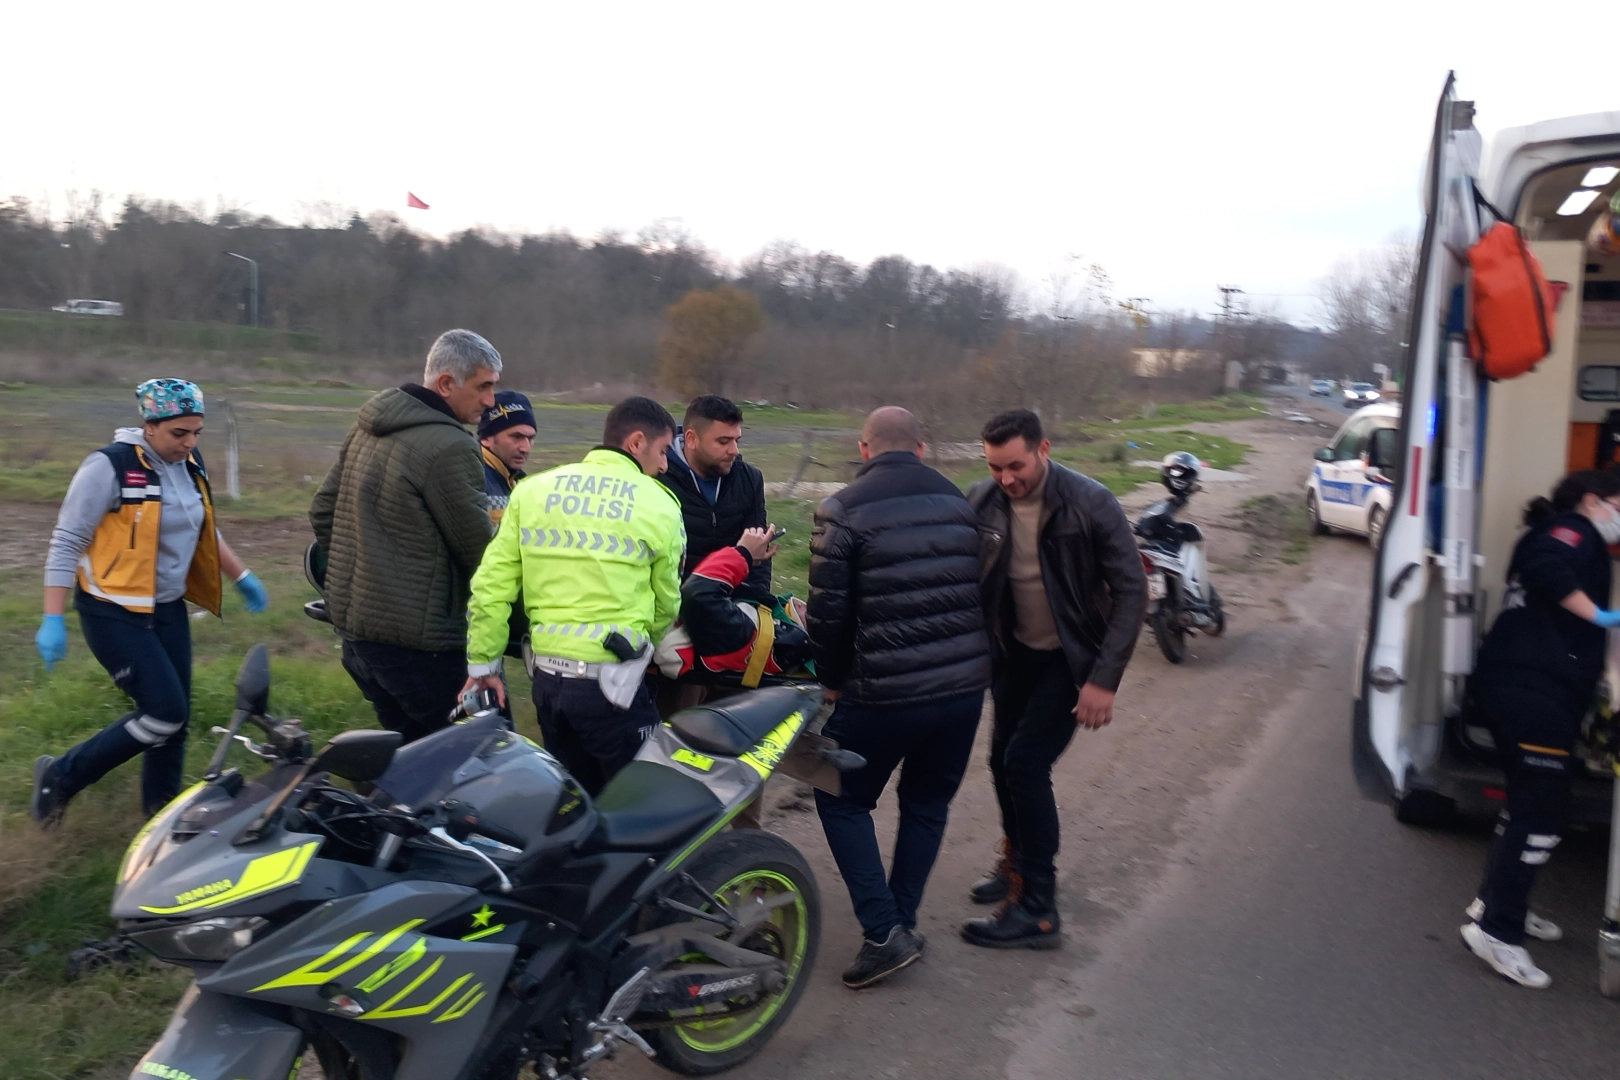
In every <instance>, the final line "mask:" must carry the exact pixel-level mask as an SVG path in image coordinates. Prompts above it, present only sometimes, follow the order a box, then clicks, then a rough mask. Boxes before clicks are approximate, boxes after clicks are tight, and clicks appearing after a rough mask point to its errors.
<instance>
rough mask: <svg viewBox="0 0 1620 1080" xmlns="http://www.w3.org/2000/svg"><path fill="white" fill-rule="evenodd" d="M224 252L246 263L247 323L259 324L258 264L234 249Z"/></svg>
mask: <svg viewBox="0 0 1620 1080" xmlns="http://www.w3.org/2000/svg"><path fill="white" fill-rule="evenodd" d="M225 254H227V255H229V256H230V257H231V258H233V259H241V260H242V261H243V262H245V263H247V264H248V325H249V326H258V325H259V264H258V263H256V262H254V261H253V260H252V259H250V258H248V257H247V256H246V255H238V254H237V253H236V252H234V251H227V252H226V253H225Z"/></svg>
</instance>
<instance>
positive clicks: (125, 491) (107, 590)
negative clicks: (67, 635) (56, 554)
mask: <svg viewBox="0 0 1620 1080" xmlns="http://www.w3.org/2000/svg"><path fill="white" fill-rule="evenodd" d="M101 452H102V453H103V454H106V455H107V457H108V458H110V459H111V460H112V464H113V474H114V475H115V476H116V477H117V479H118V509H116V510H114V511H112V512H111V513H109V514H108V515H107V516H106V517H104V518H102V519H101V524H100V525H98V526H96V532H95V535H94V536H93V537H91V539H90V547H89V548H88V549H86V550H85V553H84V554H83V555H81V556H80V557H79V568H78V582H79V588H81V589H83V590H84V591H85V592H87V593H89V594H90V595H91V596H94V597H95V598H96V599H98V600H109V601H111V602H112V603H115V604H117V605H119V606H120V607H124V608H127V609H129V610H130V611H139V612H149V611H151V610H153V608H155V607H156V606H157V604H156V593H157V555H158V533H159V528H160V525H161V522H162V520H163V487H162V483H161V478H160V476H159V474H158V471H157V470H156V469H155V468H153V466H152V462H151V461H150V459H148V458H147V456H146V451H145V449H143V448H142V447H140V446H136V445H134V444H132V443H114V444H113V445H111V446H108V447H104V448H103V449H102V451H101ZM186 471H187V472H189V473H190V474H191V479H192V482H193V483H195V484H196V485H197V491H198V493H199V494H201V495H202V504H203V523H202V531H201V532H200V533H198V535H197V549H196V551H195V552H194V553H193V554H192V556H191V567H190V569H188V570H187V571H186V597H185V598H186V599H187V600H190V601H191V602H192V603H193V604H196V605H198V606H199V607H202V608H206V609H207V610H208V611H210V612H212V613H213V614H215V615H218V614H219V608H220V597H221V594H222V592H223V591H224V590H223V588H222V587H221V585H220V577H219V537H218V534H217V533H216V532H215V526H214V500H213V496H212V493H211V492H210V490H209V487H208V473H207V471H206V470H205V469H204V468H203V464H202V459H201V458H200V457H198V456H197V454H195V453H193V454H191V455H190V456H189V457H187V458H186Z"/></svg>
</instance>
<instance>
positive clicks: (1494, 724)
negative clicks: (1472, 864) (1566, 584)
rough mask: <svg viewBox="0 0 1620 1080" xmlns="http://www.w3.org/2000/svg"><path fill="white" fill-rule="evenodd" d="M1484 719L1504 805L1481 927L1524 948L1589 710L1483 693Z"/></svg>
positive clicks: (1509, 693) (1524, 693) (1521, 695)
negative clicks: (1502, 780)
mask: <svg viewBox="0 0 1620 1080" xmlns="http://www.w3.org/2000/svg"><path fill="white" fill-rule="evenodd" d="M1476 700H1477V701H1478V702H1479V710H1480V714H1481V715H1480V718H1481V719H1482V720H1484V721H1485V723H1486V724H1487V726H1488V727H1489V728H1490V730H1491V734H1492V736H1493V737H1494V738H1495V740H1496V749H1497V756H1498V757H1499V758H1500V759H1501V762H1502V770H1503V772H1504V774H1505V775H1506V779H1507V804H1506V806H1504V807H1503V809H1502V811H1501V814H1500V815H1499V818H1498V821H1497V825H1496V838H1495V839H1494V840H1493V841H1492V843H1491V850H1490V854H1489V855H1488V856H1487V857H1486V861H1485V881H1484V883H1483V884H1482V885H1480V887H1479V899H1480V900H1481V901H1483V902H1484V904H1485V914H1484V917H1483V918H1481V919H1480V928H1481V929H1482V930H1484V931H1485V932H1486V933H1487V934H1489V935H1491V936H1492V937H1494V938H1496V939H1497V940H1499V941H1505V942H1507V943H1508V944H1509V945H1519V944H1522V943H1523V942H1524V917H1525V914H1526V912H1527V911H1529V908H1530V889H1531V887H1532V886H1534V885H1535V883H1536V872H1537V871H1538V870H1540V869H1541V868H1542V867H1543V866H1544V865H1546V863H1547V860H1548V859H1549V858H1550V857H1551V855H1552V852H1553V849H1554V848H1556V847H1557V846H1558V841H1559V839H1560V835H1561V833H1562V831H1563V828H1564V823H1565V820H1566V818H1567V817H1568V814H1569V797H1570V784H1571V782H1572V781H1573V775H1572V768H1573V761H1572V753H1573V751H1574V749H1575V745H1576V743H1577V741H1578V740H1579V739H1580V733H1581V719H1582V717H1583V716H1584V715H1585V713H1586V706H1585V705H1584V704H1581V705H1576V704H1573V703H1572V702H1571V701H1565V700H1559V699H1558V698H1555V697H1551V696H1549V695H1546V694H1542V693H1537V692H1535V691H1531V690H1523V689H1511V688H1510V689H1499V688H1492V689H1491V691H1490V692H1489V693H1480V694H1478V695H1477V697H1476Z"/></svg>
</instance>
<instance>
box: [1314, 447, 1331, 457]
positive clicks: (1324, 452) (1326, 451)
mask: <svg viewBox="0 0 1620 1080" xmlns="http://www.w3.org/2000/svg"><path fill="white" fill-rule="evenodd" d="M1316 460H1317V461H1332V460H1333V447H1331V446H1323V447H1319V448H1318V449H1317V451H1316Z"/></svg>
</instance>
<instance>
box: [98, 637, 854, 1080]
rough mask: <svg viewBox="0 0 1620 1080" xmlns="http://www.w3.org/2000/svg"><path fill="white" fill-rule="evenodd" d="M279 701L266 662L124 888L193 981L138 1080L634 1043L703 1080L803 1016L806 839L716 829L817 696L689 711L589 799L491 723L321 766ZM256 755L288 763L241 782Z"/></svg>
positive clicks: (131, 923)
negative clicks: (797, 1009)
mask: <svg viewBox="0 0 1620 1080" xmlns="http://www.w3.org/2000/svg"><path fill="white" fill-rule="evenodd" d="M269 693H270V665H269V658H268V654H267V653H266V651H265V648H264V646H263V645H258V646H255V647H254V648H253V649H252V650H251V651H250V652H249V653H248V655H247V657H246V659H245V660H244V661H243V664H242V667H241V670H240V672H239V674H238V676H237V681H236V708H235V711H234V712H233V714H232V716H231V720H230V724H229V726H228V727H224V728H218V727H216V728H215V729H214V731H215V732H216V733H218V734H220V735H221V736H222V738H221V741H220V743H219V745H218V747H217V749H216V750H215V753H214V756H213V759H212V760H211V762H210V764H209V768H208V770H207V773H206V775H205V777H204V779H203V780H202V781H201V782H199V783H198V784H196V785H194V786H193V787H192V788H191V789H189V790H188V791H186V792H184V793H182V794H181V795H180V796H179V797H178V798H176V799H175V800H174V801H173V802H171V803H170V804H169V805H168V806H167V807H166V808H165V809H164V810H162V811H161V812H160V813H158V814H157V815H156V816H155V817H153V818H152V820H151V821H150V822H149V823H148V824H147V825H146V827H145V828H143V829H142V830H141V831H140V833H139V834H138V835H137V836H136V837H135V839H134V841H133V842H132V843H131V844H130V846H129V850H128V852H127V854H126V855H125V858H124V861H123V865H122V867H121V868H120V870H119V874H118V881H117V889H116V892H115V894H114V898H113V905H112V913H113V915H114V917H115V918H116V919H118V920H119V921H120V930H121V931H122V933H123V934H125V935H127V937H128V939H130V940H132V941H134V942H135V943H137V944H138V945H140V946H141V947H142V948H144V949H146V950H147V951H149V952H151V953H152V954H153V955H155V956H157V957H158V958H159V959H161V960H165V961H167V962H169V963H173V964H180V965H185V966H187V967H189V968H190V969H191V970H192V972H193V974H194V976H195V978H194V981H193V982H192V984H191V986H190V987H189V988H188V989H187V990H186V992H185V994H184V996H183V997H182V999H181V1001H180V1003H179V1005H178V1006H177V1007H176V1009H175V1011H174V1015H173V1018H172V1019H171V1020H170V1022H169V1025H168V1029H167V1030H166V1031H165V1032H164V1034H163V1036H162V1038H160V1039H159V1040H158V1042H157V1044H156V1045H154V1046H153V1047H152V1049H151V1050H150V1051H149V1052H148V1053H147V1054H146V1056H145V1057H143V1058H142V1059H141V1061H140V1063H139V1064H138V1065H137V1066H136V1067H135V1070H134V1072H133V1073H132V1080H142V1078H144V1077H150V1076H156V1077H168V1078H171V1080H173V1078H180V1080H190V1078H193V1077H196V1078H200V1080H201V1078H207V1080H213V1078H220V1080H287V1078H288V1077H295V1076H297V1075H298V1070H299V1068H300V1062H301V1061H302V1060H303V1058H304V1056H305V1055H306V1054H308V1053H313V1054H314V1055H315V1057H316V1058H317V1059H318V1061H319V1064H320V1067H321V1069H322V1071H323V1072H324V1074H325V1077H326V1080H451V1078H462V1080H513V1078H515V1077H516V1076H517V1075H518V1074H519V1072H520V1071H521V1070H522V1069H524V1068H525V1067H527V1068H531V1069H532V1070H533V1072H534V1073H535V1075H537V1076H539V1077H542V1078H546V1080H558V1078H562V1077H570V1078H581V1080H582V1078H584V1077H585V1075H586V1070H587V1069H589V1068H590V1067H591V1066H592V1065H593V1063H596V1062H599V1061H601V1060H602V1059H604V1058H608V1057H611V1056H613V1054H614V1052H615V1051H616V1050H617V1049H619V1048H620V1047H622V1046H624V1045H629V1046H633V1047H635V1048H636V1049H638V1050H640V1051H641V1052H642V1053H644V1054H646V1055H647V1056H649V1057H652V1058H655V1059H656V1060H657V1061H658V1062H659V1063H660V1064H661V1065H663V1066H664V1067H666V1068H668V1069H670V1070H672V1071H674V1072H677V1073H684V1074H688V1075H702V1074H707V1073H713V1072H718V1071H721V1070H723V1069H728V1068H731V1067H733V1066H735V1065H737V1064H739V1063H741V1062H743V1061H745V1060H747V1059H748V1058H750V1057H752V1056H753V1055H754V1054H755V1053H757V1052H758V1051H759V1050H760V1048H761V1047H762V1046H763V1045H764V1044H765V1043H766V1042H767V1041H769V1040H770V1038H771V1037H772V1035H773V1034H774V1033H775V1032H776V1031H777V1029H779V1028H780V1027H781V1025H782V1024H783V1023H784V1022H785V1021H786V1020H787V1018H788V1017H789V1015H791V1013H792V1011H793V1008H794V1005H795V1004H796V1003H797V1001H798V999H799V997H800V995H801V994H802V993H803V992H804V987H805V983H806V980H807V979H808V977H809V974H810V970H811V968H812V966H813V964H814V962H815V957H816V948H817V944H818V942H819V939H820V934H821V898H820V893H819V891H818V889H817V886H816V880H815V877H814V875H813V874H812V872H811V870H810V867H809V866H808V864H807V863H806V862H805V860H804V857H803V856H802V855H800V853H799V852H798V851H797V850H796V849H795V848H794V847H793V845H791V844H789V843H788V842H787V841H786V840H783V839H781V838H780V837H777V836H774V835H771V834H768V833H764V832H759V831H755V830H727V831H725V832H722V829H723V827H724V826H725V825H726V824H727V823H728V822H730V821H731V819H732V818H733V817H734V816H735V815H736V814H737V812H738V811H739V810H741V809H742V807H743V806H745V805H746V804H747V803H748V802H749V801H750V800H752V799H753V798H754V797H755V796H756V795H757V794H758V793H759V791H760V789H761V788H762V786H763V784H764V782H765V779H766V777H768V776H770V775H771V774H772V772H773V771H774V770H775V769H776V767H777V765H778V763H779V762H781V760H782V758H783V757H784V756H785V755H786V754H787V753H788V752H789V750H790V749H791V748H792V747H793V745H794V743H795V741H796V740H797V739H798V737H799V736H800V734H801V733H802V732H803V731H804V729H805V728H806V726H807V725H808V724H809V722H810V718H811V717H812V715H813V714H814V713H815V712H816V710H817V708H818V706H819V705H820V703H821V689H820V687H815V686H776V687H770V688H766V689H761V690H756V691H753V692H751V693H748V694H743V695H738V696H737V697H734V698H730V699H728V700H726V701H724V702H721V703H716V704H714V705H710V706H703V707H699V708H696V709H689V710H686V711H684V712H681V713H677V714H676V715H675V716H673V717H672V718H671V719H670V720H669V722H667V723H665V724H662V725H660V726H659V727H658V729H657V730H656V731H655V733H654V734H653V735H652V736H651V737H650V738H649V739H648V740H647V741H646V743H645V744H644V745H643V746H642V749H641V751H640V752H639V753H638V754H637V756H636V758H635V760H634V761H632V762H631V763H630V764H629V765H627V766H626V767H625V768H624V769H623V770H622V771H621V772H620V773H619V774H618V775H616V776H615V777H614V778H613V779H612V780H611V781H610V782H609V783H608V784H607V786H606V787H605V788H604V789H603V790H602V792H601V793H600V794H599V795H597V796H596V797H595V798H594V799H593V798H591V797H590V796H588V795H587V794H586V793H585V792H584V790H583V789H581V787H580V786H579V784H578V783H577V782H575V780H574V779H573V778H572V777H571V776H569V775H568V773H567V772H566V771H565V770H564V769H563V768H562V767H561V765H560V764H559V763H558V762H557V761H556V759H555V758H553V757H552V756H551V755H549V754H547V753H546V752H545V751H544V750H542V749H541V748H539V747H538V746H536V745H534V744H533V743H531V742H530V741H529V740H528V739H526V738H524V737H523V736H521V735H518V734H517V733H515V732H513V731H512V730H511V729H510V727H509V726H508V725H507V723H506V721H505V720H504V719H503V718H502V717H501V716H500V715H499V713H497V712H496V711H494V710H493V709H492V708H488V707H483V708H481V709H479V710H478V711H475V712H473V713H472V714H471V715H467V714H466V713H467V706H465V705H464V706H463V707H462V708H461V710H460V714H461V715H460V718H459V720H458V722H456V723H453V724H452V725H450V726H449V727H447V728H445V729H444V730H442V731H439V732H437V733H435V734H433V735H430V736H428V737H426V738H423V739H420V740H418V741H416V742H414V743H412V744H411V745H409V746H405V747H401V746H400V745H399V743H400V736H399V734H398V733H397V732H391V731H377V730H370V731H361V730H357V731H347V732H344V733H342V734H340V735H338V736H336V737H335V738H333V739H332V740H331V742H330V743H328V744H327V745H326V746H325V747H324V748H322V749H321V750H320V751H319V752H318V753H317V752H315V751H314V749H313V745H312V741H311V738H310V736H309V734H308V733H307V732H306V731H305V730H304V728H303V725H302V724H301V723H300V722H299V721H298V720H295V719H279V718H276V717H274V716H272V715H271V714H270V713H269V711H268V705H269ZM485 704H486V706H487V702H486V703H485ZM244 726H250V729H256V733H258V734H260V735H261V739H260V740H258V741H256V740H255V739H254V738H252V737H250V736H249V735H246V734H243V733H242V730H243V728H244ZM812 738H813V737H812ZM237 744H240V745H241V746H243V747H245V748H246V750H247V752H248V753H249V754H251V755H253V756H254V757H256V758H259V759H262V760H263V761H265V762H267V763H268V764H269V766H270V767H269V769H268V770H267V771H266V772H264V773H263V774H262V775H259V776H257V777H255V778H253V779H248V778H247V777H245V776H244V775H243V774H242V773H241V772H240V771H239V770H238V769H236V768H234V767H232V768H225V767H224V765H225V760H226V756H227V753H228V752H229V751H230V749H231V748H232V747H233V746H235V745H237ZM818 752H819V754H820V755H821V756H822V757H823V759H824V760H825V761H826V762H827V763H828V764H830V765H831V766H832V767H834V768H836V769H849V768H858V767H859V766H860V765H862V764H864V762H863V761H862V760H861V759H860V757H859V756H858V755H855V754H852V753H850V752H849V751H843V750H838V749H836V747H824V748H822V749H821V750H820V751H818ZM339 779H341V780H345V781H348V782H349V785H350V786H343V785H340V784H339V783H337V782H336V781H337V780H339Z"/></svg>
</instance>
